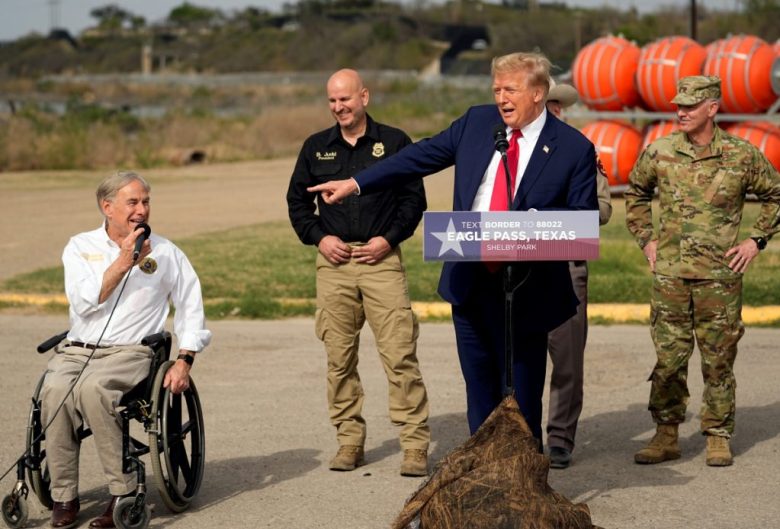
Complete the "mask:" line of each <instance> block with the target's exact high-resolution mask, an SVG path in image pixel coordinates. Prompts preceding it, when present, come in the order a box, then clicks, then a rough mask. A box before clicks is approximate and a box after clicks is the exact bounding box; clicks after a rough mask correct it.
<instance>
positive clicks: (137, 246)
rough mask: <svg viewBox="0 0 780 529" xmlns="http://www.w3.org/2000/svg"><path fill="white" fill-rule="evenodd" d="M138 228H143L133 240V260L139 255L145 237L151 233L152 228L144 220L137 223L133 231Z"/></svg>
mask: <svg viewBox="0 0 780 529" xmlns="http://www.w3.org/2000/svg"><path fill="white" fill-rule="evenodd" d="M139 229H143V230H144V232H143V233H142V234H141V235H139V236H138V238H137V239H136V240H135V249H133V262H135V261H137V260H138V256H139V255H141V247H142V246H143V245H144V242H146V239H148V238H149V235H151V234H152V228H150V227H149V225H148V224H147V223H145V222H141V223H140V224H138V226H136V227H135V230H134V231H138V230H139Z"/></svg>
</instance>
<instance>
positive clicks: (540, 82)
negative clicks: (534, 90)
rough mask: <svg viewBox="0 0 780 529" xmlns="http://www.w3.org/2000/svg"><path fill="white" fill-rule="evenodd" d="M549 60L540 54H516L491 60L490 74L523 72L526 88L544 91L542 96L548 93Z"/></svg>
mask: <svg viewBox="0 0 780 529" xmlns="http://www.w3.org/2000/svg"><path fill="white" fill-rule="evenodd" d="M550 67H551V63H550V60H549V59H548V58H547V57H545V56H544V55H542V54H541V53H533V52H516V53H510V54H508V55H501V56H500V57H495V58H493V62H492V63H491V64H490V73H491V75H493V76H494V77H495V75H496V74H499V73H513V72H523V73H524V74H525V79H526V82H527V83H528V86H529V87H531V86H536V87H540V88H543V89H544V96H545V98H546V97H547V93H548V92H549V91H550Z"/></svg>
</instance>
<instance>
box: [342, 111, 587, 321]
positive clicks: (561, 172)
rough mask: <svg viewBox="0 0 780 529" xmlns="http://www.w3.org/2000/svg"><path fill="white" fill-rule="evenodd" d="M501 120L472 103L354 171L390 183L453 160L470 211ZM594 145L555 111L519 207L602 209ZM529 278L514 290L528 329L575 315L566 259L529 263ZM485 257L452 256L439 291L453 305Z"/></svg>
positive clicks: (465, 297) (458, 190) (369, 186)
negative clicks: (433, 131) (437, 128)
mask: <svg viewBox="0 0 780 529" xmlns="http://www.w3.org/2000/svg"><path fill="white" fill-rule="evenodd" d="M497 124H501V125H503V121H502V119H501V116H500V114H499V112H498V109H497V107H496V106H495V105H482V106H475V107H472V108H470V109H469V110H468V111H467V112H466V113H465V114H464V115H463V116H461V117H460V118H458V119H457V120H456V121H454V122H453V123H452V124H451V125H450V126H449V128H447V129H446V130H444V131H442V132H440V133H439V134H437V135H436V136H434V137H433V138H428V139H424V140H421V141H419V142H417V143H414V144H412V145H408V146H407V147H405V148H404V149H402V150H401V151H399V152H398V153H396V154H395V155H393V156H391V157H389V158H387V159H386V160H383V161H382V162H380V163H377V164H374V165H373V166H371V167H370V168H368V169H366V170H364V171H362V172H360V173H359V174H358V175H356V177H355V180H356V181H357V183H358V185H359V186H360V190H361V193H370V192H371V191H372V190H376V189H381V188H384V187H387V186H388V185H389V184H390V183H391V182H392V183H397V182H398V180H399V179H403V180H411V179H413V178H417V177H422V176H428V175H430V174H432V173H435V172H438V171H441V170H443V169H445V168H447V167H449V166H451V165H453V164H454V165H455V186H454V196H453V201H452V209H453V211H470V210H471V207H472V204H473V202H474V198H475V196H476V193H477V189H478V188H479V185H480V183H481V182H482V177H483V176H484V174H485V171H486V170H487V167H488V165H489V164H490V160H491V158H492V157H493V154H494V153H495V146H494V139H493V130H494V127H495V126H496V125H497ZM595 175H596V153H595V150H594V147H593V144H592V143H591V142H590V141H589V140H588V139H587V138H585V136H583V135H582V134H581V133H580V132H579V131H577V130H576V129H574V128H572V127H570V126H569V125H567V124H565V123H563V122H562V121H560V120H559V119H557V118H556V117H555V116H553V115H552V114H551V113H549V112H548V113H547V119H546V122H545V125H544V127H543V129H542V132H541V135H540V136H539V140H538V141H537V143H536V147H535V149H534V152H533V154H532V155H531V159H530V161H529V164H528V167H527V169H526V171H525V173H524V174H523V177H522V180H521V182H520V187H519V189H518V193H517V195H516V196H515V201H514V204H513V206H512V209H513V210H520V211H522V210H528V209H532V208H533V209H537V210H565V209H578V210H597V209H598V200H597V198H596V177H595ZM520 268H521V269H528V270H530V276H529V277H528V280H527V281H525V283H523V285H522V286H521V287H520V288H519V289H518V290H517V291H516V294H515V298H514V301H513V308H514V312H515V317H516V318H517V321H518V323H519V325H520V326H521V330H522V331H531V332H539V331H545V332H546V331H549V330H552V329H554V328H555V327H557V326H558V325H559V324H561V323H563V322H564V321H566V320H567V319H568V318H570V317H571V316H572V315H573V314H574V313H575V312H576V307H577V303H578V302H577V298H576V296H575V295H574V291H573V289H572V285H571V277H570V275H569V269H568V263H567V262H565V261H559V262H548V261H535V262H527V263H524V264H523V265H522V266H521V267H520ZM483 273H484V265H482V263H474V262H465V263H453V262H447V263H445V264H444V266H443V268H442V274H441V279H440V281H439V295H441V297H442V298H444V299H445V300H446V301H448V302H450V303H451V304H453V305H461V304H465V303H468V301H469V296H470V294H471V293H472V292H473V291H474V289H475V288H479V282H480V279H479V278H480V277H482V276H483Z"/></svg>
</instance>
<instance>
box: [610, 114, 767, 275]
mask: <svg viewBox="0 0 780 529" xmlns="http://www.w3.org/2000/svg"><path fill="white" fill-rule="evenodd" d="M656 186H657V187H658V195H659V209H660V218H659V228H658V236H657V238H658V251H657V260H656V273H659V274H662V275H668V276H674V277H684V278H690V279H729V278H733V277H735V276H736V275H738V274H736V273H735V272H733V271H732V270H731V269H730V268H729V267H728V263H729V260H730V258H727V257H726V256H725V254H726V251H728V249H729V248H731V247H733V246H735V245H736V244H737V243H738V241H737V237H738V235H739V225H740V222H741V221H742V208H743V206H744V202H745V195H746V194H747V193H753V194H755V195H756V196H757V197H758V198H759V200H760V201H761V202H762V206H761V212H760V214H759V216H758V219H757V220H756V223H755V225H754V226H753V228H752V230H751V232H750V234H749V235H750V236H751V237H765V238H767V239H769V238H770V237H771V236H772V235H773V234H774V233H776V232H777V231H779V230H780V227H778V223H780V175H779V174H778V172H777V171H776V170H775V169H774V167H772V165H771V164H770V163H769V161H768V160H767V159H766V158H765V157H764V155H763V154H761V152H760V151H759V150H758V149H757V148H755V147H754V146H753V145H752V144H750V143H748V142H747V141H744V140H742V139H740V138H737V137H735V136H732V135H731V134H728V133H727V132H724V131H722V130H721V129H719V128H718V127H716V128H715V136H714V137H713V139H712V143H711V144H710V149H709V152H706V153H703V154H702V155H700V157H699V155H697V154H696V152H695V151H694V149H693V145H692V144H691V143H690V142H689V141H688V138H687V136H686V135H685V133H683V132H676V133H674V134H670V135H669V136H665V137H662V138H660V139H658V140H656V141H655V142H653V143H652V144H650V145H649V146H648V147H647V149H645V151H644V152H643V153H642V155H641V156H640V157H639V160H638V161H637V163H636V165H634V168H633V170H632V171H631V175H630V176H629V187H628V190H627V191H626V193H625V197H626V225H627V226H628V229H629V231H630V232H631V234H632V235H633V236H634V237H635V238H636V240H637V242H638V243H639V246H640V247H642V248H644V246H645V245H646V244H647V243H648V242H649V241H651V240H652V239H654V238H656V237H655V235H654V231H653V223H652V209H651V203H652V199H653V191H654V189H655V187H656Z"/></svg>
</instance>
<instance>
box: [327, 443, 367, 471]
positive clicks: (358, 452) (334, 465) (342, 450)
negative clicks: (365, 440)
mask: <svg viewBox="0 0 780 529" xmlns="http://www.w3.org/2000/svg"><path fill="white" fill-rule="evenodd" d="M363 464H365V460H364V455H363V447H362V446H357V445H341V446H340V447H339V451H338V452H337V453H336V455H335V456H334V457H333V459H331V460H330V465H328V468H330V469H331V470H341V471H349V470H355V469H356V468H357V467H359V466H360V465H363Z"/></svg>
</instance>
